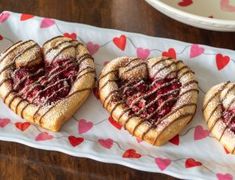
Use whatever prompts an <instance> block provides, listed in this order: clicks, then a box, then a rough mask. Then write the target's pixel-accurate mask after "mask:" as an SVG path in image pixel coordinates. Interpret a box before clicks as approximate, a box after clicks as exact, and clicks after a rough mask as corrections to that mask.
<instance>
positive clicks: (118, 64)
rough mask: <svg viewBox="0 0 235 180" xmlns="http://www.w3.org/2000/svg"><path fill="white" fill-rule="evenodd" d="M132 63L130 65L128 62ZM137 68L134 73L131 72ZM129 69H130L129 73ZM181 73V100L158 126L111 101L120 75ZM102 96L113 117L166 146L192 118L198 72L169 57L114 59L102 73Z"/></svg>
mask: <svg viewBox="0 0 235 180" xmlns="http://www.w3.org/2000/svg"><path fill="white" fill-rule="evenodd" d="M127 64H128V65H127ZM130 67H132V68H133V67H134V68H133V70H131V71H133V72H131V71H129V70H128V69H130ZM125 72H128V73H126V74H125ZM174 72H175V73H177V72H178V77H179V81H180V83H181V84H182V88H181V89H180V93H179V96H180V97H179V99H178V100H177V102H176V104H175V105H174V106H173V108H172V112H170V113H169V114H167V115H166V116H165V117H164V118H162V119H161V120H160V122H161V123H160V124H159V125H157V128H152V127H150V125H149V123H147V122H146V121H144V120H143V119H142V118H140V117H138V116H133V117H131V118H130V117H129V116H128V112H129V111H125V110H126V109H125V106H124V104H123V103H122V102H111V101H110V100H111V99H112V96H113V95H112V92H115V91H118V85H117V83H116V81H117V80H118V79H119V78H122V79H128V78H130V77H131V78H135V76H136V77H145V76H150V78H151V77H153V76H154V75H156V74H157V77H158V78H165V77H166V76H167V75H169V73H174ZM99 95H100V100H101V102H102V104H103V106H104V107H105V108H106V109H107V110H108V111H109V112H110V113H111V116H112V117H113V119H114V120H115V121H117V122H119V123H121V124H122V125H124V128H126V129H127V130H128V131H129V132H130V133H131V134H132V135H134V136H136V137H138V138H140V139H143V140H145V141H147V142H149V143H151V144H154V145H157V146H158V145H162V144H164V143H165V142H167V141H168V140H169V139H171V138H172V137H174V136H175V135H177V134H178V133H179V132H180V131H181V130H182V129H183V128H184V127H185V126H186V125H187V124H188V123H189V122H190V120H192V118H193V116H194V114H195V112H196V107H197V104H196V103H197V98H198V83H197V81H196V80H195V75H194V73H193V72H192V71H191V70H190V69H189V68H188V67H187V66H186V65H185V64H184V63H183V62H182V61H176V60H174V59H169V58H168V59H166V58H165V57H159V58H151V59H148V60H146V61H145V62H144V61H143V60H140V59H138V58H130V57H120V58H117V59H114V60H112V61H111V62H110V63H108V64H107V65H106V66H105V67H104V68H103V70H102V72H101V74H100V76H99Z"/></svg>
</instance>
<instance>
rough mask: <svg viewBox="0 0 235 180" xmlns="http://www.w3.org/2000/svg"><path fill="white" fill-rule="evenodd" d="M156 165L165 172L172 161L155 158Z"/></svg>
mask: <svg viewBox="0 0 235 180" xmlns="http://www.w3.org/2000/svg"><path fill="white" fill-rule="evenodd" d="M155 163H156V164H157V166H158V167H159V169H160V170H161V171H164V170H165V169H166V168H167V167H168V166H169V165H170V164H171V160H170V159H168V158H159V157H158V158H155Z"/></svg>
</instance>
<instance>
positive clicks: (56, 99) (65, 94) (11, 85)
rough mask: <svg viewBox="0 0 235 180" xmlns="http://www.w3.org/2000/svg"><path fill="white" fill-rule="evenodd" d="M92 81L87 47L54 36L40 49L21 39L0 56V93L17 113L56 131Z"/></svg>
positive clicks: (91, 62) (76, 105)
mask: <svg viewBox="0 0 235 180" xmlns="http://www.w3.org/2000/svg"><path fill="white" fill-rule="evenodd" d="M94 81H95V68H94V62H93V58H92V57H91V55H90V54H89V52H88V50H87V49H86V47H85V46H84V45H83V44H81V43H79V42H78V41H76V40H72V39H70V38H67V37H63V36H58V37H54V38H52V39H50V40H48V41H47V42H45V43H44V45H43V47H42V48H41V47H40V46H39V45H38V44H37V43H36V42H34V41H33V40H29V41H20V42H18V43H16V44H14V45H13V46H11V47H10V48H8V49H7V50H5V52H3V53H2V54H1V56H0V96H1V98H2V99H3V101H4V103H5V104H6V105H8V106H9V107H10V108H11V109H12V110H13V111H14V112H15V113H16V114H18V115H20V116H21V117H22V118H24V119H26V120H28V121H31V122H33V123H36V124H38V125H40V126H41V127H43V128H46V129H49V130H52V131H58V130H59V129H60V128H61V126H62V125H63V123H64V122H65V121H67V120H68V119H69V118H70V117H71V116H72V115H73V113H75V111H76V110H77V109H78V108H79V106H80V105H81V104H82V103H83V102H84V101H85V100H86V98H87V97H88V95H89V93H90V91H91V89H92V87H93V84H94Z"/></svg>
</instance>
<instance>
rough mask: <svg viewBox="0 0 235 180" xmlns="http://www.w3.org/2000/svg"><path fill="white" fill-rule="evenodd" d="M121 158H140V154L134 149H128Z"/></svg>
mask: <svg viewBox="0 0 235 180" xmlns="http://www.w3.org/2000/svg"><path fill="white" fill-rule="evenodd" d="M122 157H123V158H136V159H138V158H141V154H139V153H137V152H136V150H134V149H128V150H126V151H125V152H124V153H123V155H122Z"/></svg>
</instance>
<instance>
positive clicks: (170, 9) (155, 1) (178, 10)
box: [146, 0, 235, 31]
mask: <svg viewBox="0 0 235 180" xmlns="http://www.w3.org/2000/svg"><path fill="white" fill-rule="evenodd" d="M146 1H147V2H148V3H149V4H150V5H151V6H153V7H154V8H155V9H157V10H158V11H160V12H162V13H163V14H165V15H167V16H169V17H171V18H173V19H175V20H177V21H180V22H182V23H185V24H188V25H192V26H195V27H199V28H203V29H208V30H216V31H235V0H146Z"/></svg>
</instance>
